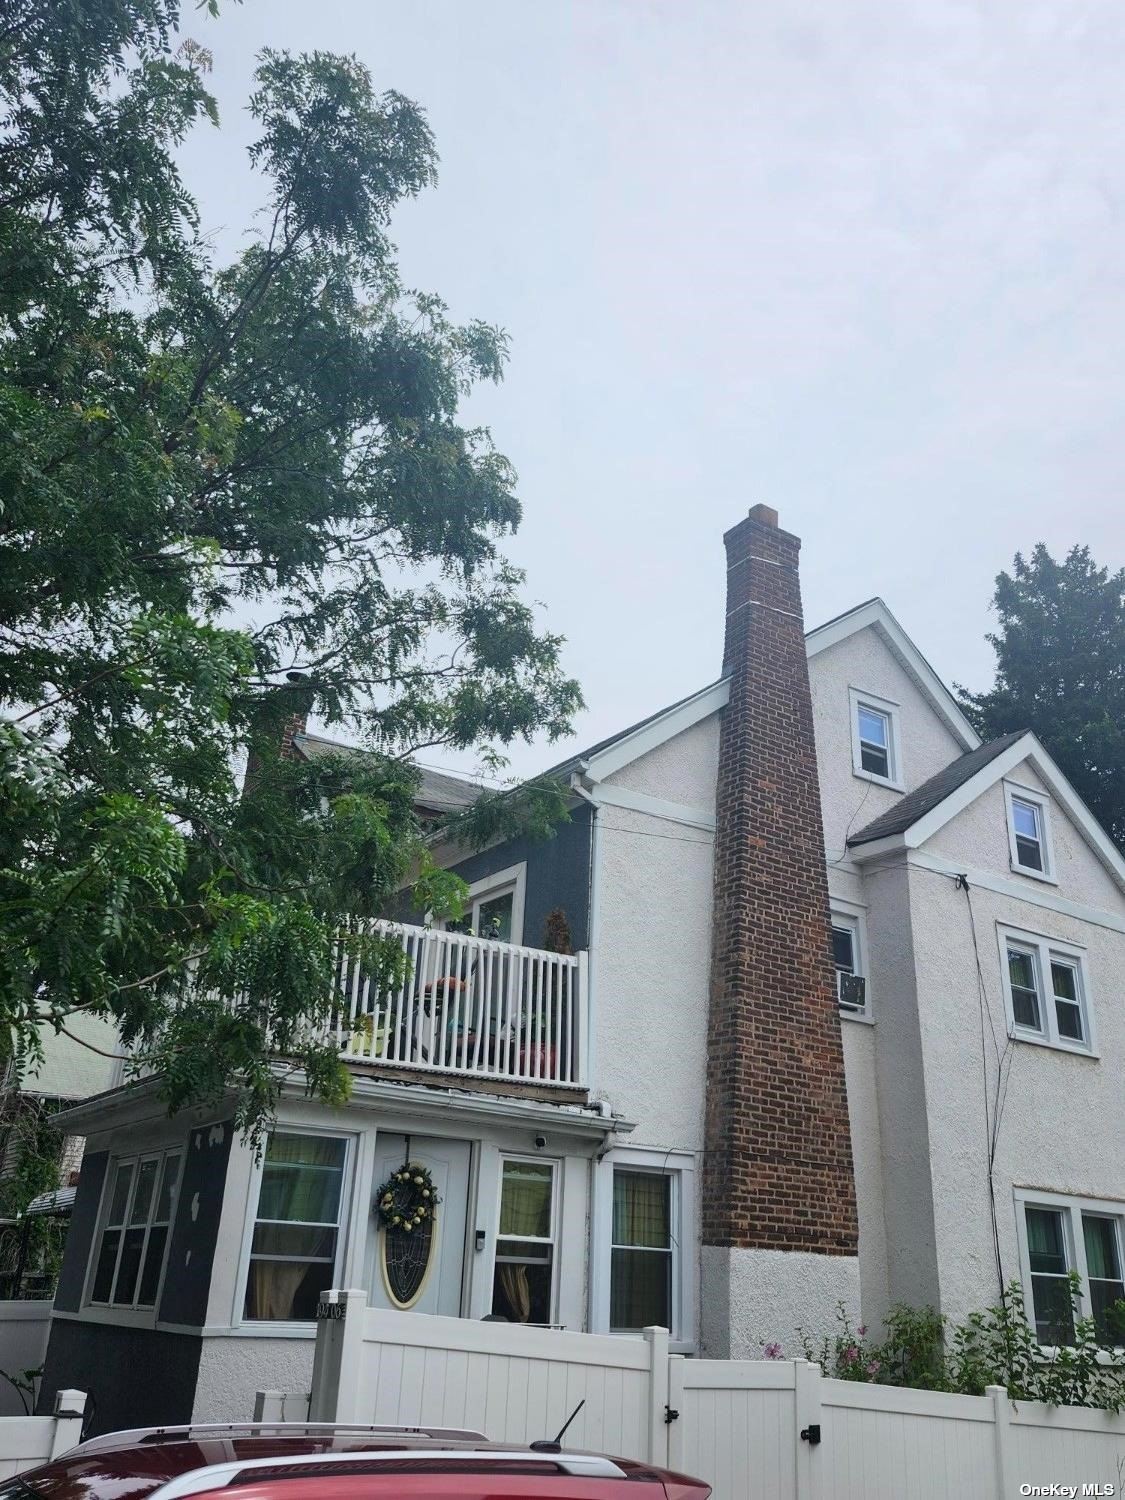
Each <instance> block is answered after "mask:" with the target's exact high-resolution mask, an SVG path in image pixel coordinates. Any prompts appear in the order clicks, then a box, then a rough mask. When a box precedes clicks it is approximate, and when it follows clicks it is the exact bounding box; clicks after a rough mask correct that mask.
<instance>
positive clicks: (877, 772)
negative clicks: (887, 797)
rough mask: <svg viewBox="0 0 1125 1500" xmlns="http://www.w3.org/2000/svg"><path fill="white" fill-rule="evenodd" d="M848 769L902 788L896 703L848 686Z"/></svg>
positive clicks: (871, 779) (884, 783) (870, 778)
mask: <svg viewBox="0 0 1125 1500" xmlns="http://www.w3.org/2000/svg"><path fill="white" fill-rule="evenodd" d="M848 695H849V697H850V699H851V718H852V770H853V771H854V772H855V774H856V775H857V776H859V777H862V778H863V780H865V781H877V782H880V783H881V784H882V785H883V786H889V787H893V788H894V789H895V790H896V791H901V790H902V776H901V770H900V755H901V752H900V749H899V734H898V704H897V703H889V702H887V700H886V699H885V698H875V697H873V696H872V695H871V694H869V693H861V692H859V691H858V690H857V689H856V688H849V690H848Z"/></svg>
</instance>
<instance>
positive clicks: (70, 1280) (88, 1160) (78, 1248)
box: [55, 1151, 109, 1312]
mask: <svg viewBox="0 0 1125 1500" xmlns="http://www.w3.org/2000/svg"><path fill="white" fill-rule="evenodd" d="M108 1162H109V1152H108V1151H87V1153H86V1155H85V1156H84V1157H83V1158H82V1173H81V1175H80V1177H79V1178H78V1191H77V1193H75V1195H74V1208H73V1209H72V1211H71V1215H70V1227H69V1228H68V1229H67V1232H66V1249H65V1250H64V1251H63V1263H62V1270H61V1271H60V1272H59V1285H58V1290H57V1291H56V1293H55V1306H56V1307H57V1308H59V1309H60V1310H61V1311H63V1312H77V1311H78V1309H79V1308H80V1307H81V1306H82V1289H83V1287H84V1286H85V1283H86V1267H87V1265H88V1264H89V1262H90V1245H91V1243H92V1241H93V1238H94V1231H95V1229H96V1228H97V1225H98V1208H99V1207H100V1205H101V1201H102V1183H104V1182H105V1169H106V1165H107V1164H108Z"/></svg>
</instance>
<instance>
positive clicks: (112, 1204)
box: [90, 1148, 183, 1308]
mask: <svg viewBox="0 0 1125 1500" xmlns="http://www.w3.org/2000/svg"><path fill="white" fill-rule="evenodd" d="M182 1159H183V1153H182V1151H181V1150H180V1149H179V1148H177V1149H176V1150H174V1151H164V1152H159V1151H158V1152H154V1153H153V1154H152V1155H144V1156H134V1157H125V1158H122V1159H119V1160H117V1161H114V1162H112V1163H111V1166H110V1172H109V1176H108V1178H107V1181H108V1183H109V1191H108V1195H107V1197H106V1200H105V1207H104V1211H103V1217H102V1227H101V1233H100V1235H99V1238H98V1249H97V1258H96V1260H95V1262H94V1275H93V1281H92V1283H91V1286H90V1301H91V1302H93V1303H100V1304H102V1305H104V1306H109V1307H130V1308H145V1307H155V1306H156V1298H157V1294H158V1293H159V1291H160V1277H161V1272H162V1271H163V1269H164V1256H165V1252H166V1250H167V1248H168V1234H169V1230H170V1228H171V1224H172V1219H173V1217H174V1215H175V1208H176V1191H177V1188H178V1187H179V1182H180V1163H181V1161H182Z"/></svg>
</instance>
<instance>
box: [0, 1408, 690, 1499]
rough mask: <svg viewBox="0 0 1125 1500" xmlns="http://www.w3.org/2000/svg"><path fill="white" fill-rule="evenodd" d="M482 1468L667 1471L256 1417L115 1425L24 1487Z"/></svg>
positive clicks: (478, 1441)
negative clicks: (181, 1423)
mask: <svg viewBox="0 0 1125 1500" xmlns="http://www.w3.org/2000/svg"><path fill="white" fill-rule="evenodd" d="M482 1471H483V1472H485V1473H491V1474H492V1475H493V1476H495V1477H496V1478H497V1479H499V1478H500V1477H501V1475H502V1474H504V1473H507V1474H508V1475H513V1476H514V1475H523V1476H524V1479H525V1481H526V1480H527V1478H528V1476H534V1481H535V1484H536V1485H537V1486H538V1484H539V1483H540V1481H542V1482H544V1483H545V1484H546V1487H547V1489H548V1490H550V1489H552V1488H554V1486H553V1485H551V1484H550V1481H551V1480H552V1479H557V1478H560V1477H563V1476H566V1477H567V1481H568V1484H569V1485H570V1486H573V1485H574V1484H575V1482H579V1483H580V1484H581V1486H582V1490H583V1493H586V1492H587V1490H588V1493H589V1494H590V1496H591V1500H593V1497H594V1496H595V1494H600V1493H601V1492H602V1486H603V1485H604V1484H606V1483H609V1484H610V1485H611V1486H612V1482H613V1481H615V1480H616V1481H621V1480H626V1479H651V1480H653V1481H656V1482H659V1481H660V1480H661V1479H662V1478H663V1477H665V1476H664V1475H663V1474H662V1472H661V1471H658V1470H655V1469H653V1468H652V1467H651V1466H650V1465H648V1464H643V1463H638V1462H637V1461H636V1460H628V1459H607V1458H605V1457H603V1456H602V1455H600V1454H583V1453H578V1452H572V1451H570V1450H566V1451H559V1452H555V1451H538V1452H537V1451H535V1450H534V1449H531V1448H516V1447H513V1446H512V1445H511V1444H502V1443H490V1442H488V1441H487V1439H485V1438H484V1437H482V1436H481V1435H480V1434H478V1433H473V1432H470V1431H467V1430H465V1429H462V1428H437V1427H430V1428H403V1427H390V1428H388V1427H342V1426H337V1425H328V1424H324V1425H321V1426H316V1425H310V1424H305V1423H273V1424H263V1423H256V1424H251V1423H247V1424H242V1425H237V1424H222V1425H215V1426H193V1427H181V1428H140V1429H131V1430H128V1431H123V1432H114V1433H107V1434H105V1435H104V1436H101V1437H97V1438H93V1439H90V1440H89V1441H87V1442H86V1443H83V1444H81V1445H80V1446H79V1447H77V1448H75V1449H72V1450H71V1451H70V1452H69V1453H67V1454H64V1455H62V1456H61V1457H60V1458H59V1459H56V1460H54V1461H53V1462H52V1463H49V1464H45V1465H43V1466H42V1467H41V1468H39V1469H34V1470H31V1471H30V1472H28V1473H26V1474H23V1475H21V1476H20V1481H21V1482H20V1489H21V1490H22V1491H24V1492H25V1493H28V1492H29V1493H30V1495H32V1496H35V1497H36V1500H52V1497H53V1496H56V1495H58V1496H59V1497H60V1500H62V1497H65V1500H108V1497H112V1500H187V1497H189V1496H195V1495H204V1494H214V1493H221V1492H222V1490H224V1489H225V1488H227V1487H228V1486H230V1485H231V1484H235V1485H237V1487H238V1491H239V1495H240V1496H242V1497H246V1500H251V1493H248V1492H256V1494H257V1495H258V1496H260V1497H264V1496H265V1495H266V1494H268V1492H269V1491H270V1490H273V1488H274V1485H275V1484H276V1483H277V1482H283V1487H284V1491H285V1493H286V1495H287V1496H293V1495H294V1494H295V1492H296V1490H298V1489H299V1490H300V1491H302V1492H303V1491H304V1490H305V1489H309V1492H310V1494H312V1493H314V1492H315V1490H316V1487H317V1486H318V1485H319V1486H321V1488H323V1486H324V1483H325V1481H329V1482H330V1483H331V1486H332V1489H333V1491H334V1492H336V1493H339V1494H340V1495H344V1494H345V1493H346V1492H348V1491H350V1490H353V1489H355V1488H356V1485H355V1484H354V1483H353V1481H354V1480H356V1479H357V1478H359V1477H361V1476H362V1477H364V1478H365V1480H366V1484H367V1487H368V1489H370V1487H371V1483H372V1480H373V1479H377V1478H378V1477H380V1476H381V1477H383V1478H385V1479H387V1480H390V1479H391V1478H392V1476H395V1475H397V1476H398V1477H399V1478H402V1477H404V1476H405V1475H406V1474H407V1473H413V1474H415V1475H418V1474H423V1473H428V1474H431V1475H433V1476H435V1477H437V1478H440V1479H441V1482H442V1484H443V1485H444V1484H445V1483H446V1482H447V1481H448V1482H450V1483H452V1481H453V1476H454V1474H455V1473H458V1472H459V1473H460V1474H462V1475H468V1474H470V1473H474V1472H475V1473H477V1474H478V1475H479V1474H481V1473H482ZM668 1477H670V1476H668ZM587 1482H588V1484H587ZM310 1486H311V1488H310ZM501 1488H503V1486H502V1487H501ZM568 1493H570V1490H568Z"/></svg>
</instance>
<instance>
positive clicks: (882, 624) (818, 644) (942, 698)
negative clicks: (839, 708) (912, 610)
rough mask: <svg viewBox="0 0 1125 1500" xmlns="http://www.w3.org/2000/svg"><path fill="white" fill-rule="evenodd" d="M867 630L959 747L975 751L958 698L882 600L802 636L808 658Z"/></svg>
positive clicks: (975, 736) (869, 602)
mask: <svg viewBox="0 0 1125 1500" xmlns="http://www.w3.org/2000/svg"><path fill="white" fill-rule="evenodd" d="M868 627H870V628H871V629H873V630H874V631H875V633H876V634H877V635H879V636H881V637H882V639H883V640H884V641H885V642H886V644H887V646H888V647H889V648H890V651H891V654H892V655H893V656H894V657H895V658H896V659H897V660H898V662H899V664H900V665H901V666H902V667H903V668H904V670H905V671H906V673H907V675H908V676H909V677H911V678H912V679H913V681H914V683H915V686H916V687H918V689H919V690H920V691H921V693H922V694H923V696H924V697H926V698H927V699H929V702H930V706H931V707H932V708H933V710H934V712H935V713H936V714H937V715H938V717H939V718H940V719H941V720H943V722H944V723H945V726H946V728H947V729H948V730H949V732H950V733H951V734H952V735H953V738H954V739H955V740H956V741H957V742H958V744H960V745H962V746H963V747H964V749H966V750H975V749H976V748H977V747H978V746H979V744H980V735H979V734H977V732H976V730H975V729H974V728H973V726H972V725H971V724H970V723H969V721H968V719H966V717H965V715H964V714H963V713H962V712H961V710H960V708H959V707H958V706H957V699H956V698H955V697H954V696H953V694H952V693H951V692H950V691H949V689H948V688H947V687H946V685H945V683H944V682H942V680H941V678H940V677H939V676H938V674H937V673H936V672H935V671H934V669H933V667H931V666H930V664H929V662H928V661H927V660H926V658H925V657H924V656H923V655H922V653H921V651H919V650H918V647H917V646H916V645H915V644H914V642H913V641H912V640H911V639H910V637H909V636H908V635H907V633H906V631H905V630H903V628H902V626H901V625H900V624H899V623H898V621H897V620H896V619H895V617H894V615H893V614H891V612H890V610H889V609H888V608H887V606H886V604H885V603H884V602H883V600H882V599H877V598H876V599H867V600H865V601H864V602H863V603H862V604H857V605H856V606H855V608H854V609H849V610H846V611H845V612H844V613H843V614H842V615H837V616H836V617H835V619H832V620H826V621H825V623H824V624H823V625H818V626H817V627H816V629H815V630H810V631H809V632H808V634H807V635H806V636H805V645H806V648H807V650H808V653H809V656H810V657H813V656H816V655H817V654H818V653H819V652H821V651H826V650H827V649H828V647H829V646H835V645H837V644H838V643H839V642H840V641H844V640H847V638H848V637H849V636H852V635H858V634H859V632H860V631H861V630H866V629H868Z"/></svg>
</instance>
